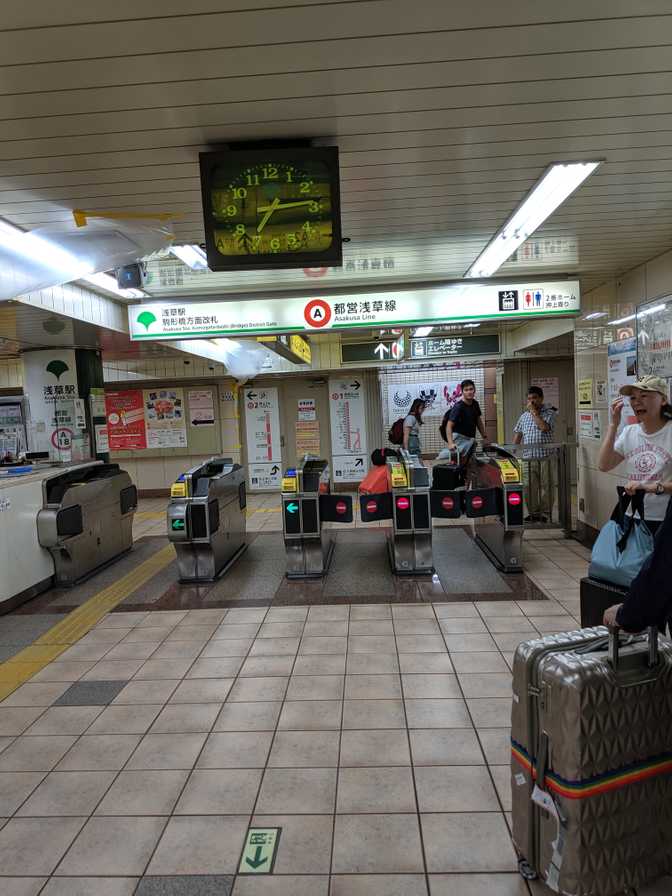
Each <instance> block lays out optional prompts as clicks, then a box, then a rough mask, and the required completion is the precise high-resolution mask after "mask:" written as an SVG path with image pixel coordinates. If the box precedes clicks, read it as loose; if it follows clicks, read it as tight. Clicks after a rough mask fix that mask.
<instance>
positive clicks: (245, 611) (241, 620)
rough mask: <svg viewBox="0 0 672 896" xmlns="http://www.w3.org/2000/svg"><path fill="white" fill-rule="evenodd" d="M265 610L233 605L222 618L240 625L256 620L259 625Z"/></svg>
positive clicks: (265, 612)
mask: <svg viewBox="0 0 672 896" xmlns="http://www.w3.org/2000/svg"><path fill="white" fill-rule="evenodd" d="M267 612H268V611H267V610H265V609H263V608H256V607H254V608H253V607H234V608H233V609H231V610H229V611H228V613H227V614H226V616H225V617H224V618H225V620H226V622H227V623H229V622H231V623H234V624H238V625H240V624H247V623H250V622H257V623H259V624H260V625H261V623H262V622H263V621H264V618H265V616H266V614H267Z"/></svg>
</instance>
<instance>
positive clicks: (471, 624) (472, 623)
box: [441, 616, 488, 635]
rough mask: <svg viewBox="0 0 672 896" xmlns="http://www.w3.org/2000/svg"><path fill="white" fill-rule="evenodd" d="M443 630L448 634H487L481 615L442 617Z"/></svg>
mask: <svg viewBox="0 0 672 896" xmlns="http://www.w3.org/2000/svg"><path fill="white" fill-rule="evenodd" d="M441 631H443V632H445V633H446V634H447V635H478V634H481V633H486V634H487V631H488V630H487V628H486V627H485V623H484V622H483V620H482V619H481V618H480V617H471V616H465V617H463V618H457V619H454V618H451V617H448V618H443V619H441Z"/></svg>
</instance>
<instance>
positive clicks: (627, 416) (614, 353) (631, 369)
mask: <svg viewBox="0 0 672 896" xmlns="http://www.w3.org/2000/svg"><path fill="white" fill-rule="evenodd" d="M607 363H608V368H609V380H608V400H609V404H610V405H611V403H612V402H613V401H615V400H616V399H617V398H618V397H619V394H618V391H619V389H620V388H621V386H626V385H629V384H630V383H634V382H635V380H636V379H637V340H636V339H635V338H634V337H632V338H630V339H620V340H619V341H618V342H611V343H609V345H608V346H607ZM636 422H637V418H636V417H635V415H634V414H633V413H632V407H631V406H630V401H629V399H627V398H624V400H623V414H622V415H621V423H620V425H619V427H618V432H619V433H620V432H621V430H622V429H623V427H624V426H628V425H629V424H630V423H636Z"/></svg>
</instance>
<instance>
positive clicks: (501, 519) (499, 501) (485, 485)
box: [466, 445, 524, 572]
mask: <svg viewBox="0 0 672 896" xmlns="http://www.w3.org/2000/svg"><path fill="white" fill-rule="evenodd" d="M474 475H475V480H476V488H475V489H472V490H471V491H469V492H466V499H467V516H473V517H474V520H475V534H476V542H477V544H478V545H479V546H480V547H481V549H482V550H483V551H484V552H485V554H487V556H488V557H489V558H490V560H492V561H493V563H494V564H495V566H497V567H499V569H502V570H503V571H504V572H522V571H523V531H524V523H523V507H524V493H523V477H522V470H521V466H520V463H519V461H518V459H517V458H516V456H515V454H513V453H512V452H511V451H509V450H507V449H506V448H503V447H502V446H500V445H491V446H490V447H489V448H488V449H487V450H486V451H485V453H484V454H482V455H479V456H477V457H476V468H475V473H474ZM479 496H480V501H479ZM469 502H471V507H472V512H471V513H469ZM474 502H476V503H477V504H479V503H480V504H481V506H480V507H477V508H476V512H474V509H473V505H474ZM486 505H487V506H486ZM483 509H485V510H486V511H487V512H481V511H482V510H483Z"/></svg>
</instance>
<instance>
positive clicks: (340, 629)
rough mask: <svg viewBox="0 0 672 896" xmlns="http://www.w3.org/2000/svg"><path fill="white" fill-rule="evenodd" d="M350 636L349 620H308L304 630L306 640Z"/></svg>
mask: <svg viewBox="0 0 672 896" xmlns="http://www.w3.org/2000/svg"><path fill="white" fill-rule="evenodd" d="M347 634H348V620H347V619H340V620H323V621H319V622H317V621H315V622H311V621H310V620H308V622H306V626H305V628H304V630H303V637H304V638H322V637H330V638H331V637H345V636H347Z"/></svg>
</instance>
